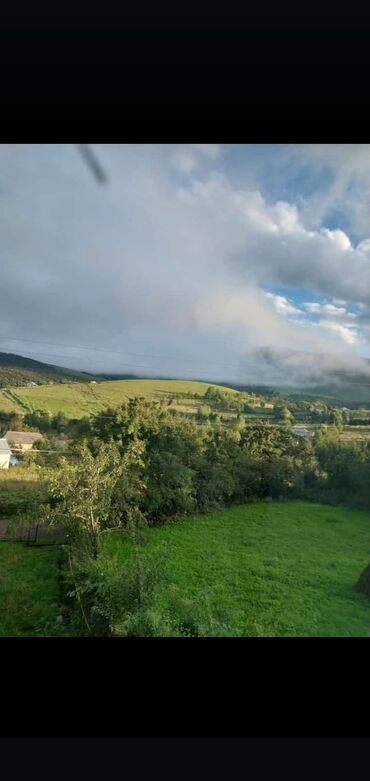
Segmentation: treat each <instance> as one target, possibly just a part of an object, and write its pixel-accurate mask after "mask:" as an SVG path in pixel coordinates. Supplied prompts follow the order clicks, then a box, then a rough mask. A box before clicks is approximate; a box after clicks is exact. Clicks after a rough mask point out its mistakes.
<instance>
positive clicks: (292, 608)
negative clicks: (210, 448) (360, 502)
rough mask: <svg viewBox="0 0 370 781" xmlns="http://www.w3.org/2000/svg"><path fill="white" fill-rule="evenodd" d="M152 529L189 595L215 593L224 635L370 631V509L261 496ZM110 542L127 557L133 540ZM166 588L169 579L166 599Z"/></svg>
mask: <svg viewBox="0 0 370 781" xmlns="http://www.w3.org/2000/svg"><path fill="white" fill-rule="evenodd" d="M148 537H149V542H148V546H147V548H148V551H149V552H150V553H153V554H155V555H156V554H159V555H160V556H162V557H163V559H164V560H165V561H166V564H167V568H168V577H169V581H170V583H172V584H174V585H175V586H176V588H177V589H178V591H179V593H180V594H181V595H182V597H184V598H188V599H190V600H193V601H195V603H196V604H199V605H201V604H202V603H204V602H205V600H207V602H208V605H209V606H210V607H211V609H212V610H214V611H216V612H217V611H218V612H219V613H220V614H221V620H222V622H223V623H224V628H223V629H222V630H220V631H219V632H218V633H219V634H225V635H228V636H229V635H233V636H255V635H259V636H352V637H355V636H359V637H365V636H368V634H369V627H370V604H369V602H368V600H367V599H366V598H365V597H362V596H361V595H359V594H357V593H356V592H355V591H354V589H353V586H354V584H355V583H356V581H357V579H358V577H359V575H360V573H361V571H362V570H363V568H364V567H365V565H366V564H368V562H369V560H370V525H369V517H368V514H367V513H365V512H360V511H356V510H350V509H344V508H338V507H332V506H324V505H318V504H309V503H305V502H283V503H280V502H279V503H277V502H276V503H264V502H259V503H256V504H246V505H243V506H239V507H234V508H231V509H228V510H224V511H220V512H214V513H209V514H207V515H203V516H202V515H199V516H194V517H191V518H188V519H186V520H184V521H182V522H180V523H176V524H170V525H166V526H163V527H160V528H152V529H150V530H149V533H148ZM106 544H107V549H108V550H109V551H110V552H111V553H112V555H114V556H116V557H118V558H122V561H123V562H124V561H126V560H127V557H128V556H129V555H130V546H129V545H128V543H127V542H125V541H124V540H123V539H122V538H121V537H120V536H119V535H117V534H112V535H110V537H109V538H108V539H107V542H106ZM144 547H145V546H144ZM167 595H168V584H167V585H166V586H165V587H164V588H163V590H162V592H161V594H160V602H161V604H162V605H163V606H165V605H166V604H167V599H168V596H167Z"/></svg>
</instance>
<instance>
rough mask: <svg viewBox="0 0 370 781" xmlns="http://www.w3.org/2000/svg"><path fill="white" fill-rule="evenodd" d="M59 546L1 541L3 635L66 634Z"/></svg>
mask: <svg viewBox="0 0 370 781" xmlns="http://www.w3.org/2000/svg"><path fill="white" fill-rule="evenodd" d="M58 556H59V551H58V550H57V549H56V548H52V547H51V548H32V547H27V546H26V545H24V544H22V543H17V542H0V593H1V599H0V637H40V636H41V637H51V636H63V635H66V634H67V632H66V630H65V628H64V626H59V625H58V624H57V623H56V616H57V613H58V608H59V607H60V606H61V603H60V596H59V588H58V579H57V575H58V567H57V562H58Z"/></svg>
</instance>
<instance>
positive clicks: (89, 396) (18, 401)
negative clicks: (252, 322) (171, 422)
mask: <svg viewBox="0 0 370 781" xmlns="http://www.w3.org/2000/svg"><path fill="white" fill-rule="evenodd" d="M210 385H212V383H206V382H196V381H188V380H116V381H115V380H111V381H106V382H80V383H78V382H73V383H72V382H71V383H66V382H65V383H64V384H60V383H59V384H55V385H41V386H39V387H36V388H19V387H18V388H9V389H3V390H0V410H3V411H4V412H13V411H14V412H19V413H24V412H29V411H31V410H47V411H49V412H51V413H56V412H59V411H61V412H64V413H65V414H66V415H67V416H68V417H71V418H81V417H83V416H84V415H91V414H93V413H95V412H100V411H101V410H104V409H106V408H107V407H117V406H118V405H119V404H122V402H123V401H124V400H125V399H127V398H132V397H134V396H147V397H151V398H157V399H169V398H171V397H172V398H176V399H177V400H178V401H183V402H184V404H185V406H186V402H187V403H188V404H189V401H190V402H191V403H194V402H193V398H194V395H195V394H199V396H204V394H205V393H206V391H207V388H209V387H210ZM212 387H221V388H222V386H212ZM223 390H228V391H229V392H230V389H229V388H223ZM231 392H232V391H231ZM234 393H237V391H234ZM188 394H191V397H193V398H192V399H191V400H189V397H188Z"/></svg>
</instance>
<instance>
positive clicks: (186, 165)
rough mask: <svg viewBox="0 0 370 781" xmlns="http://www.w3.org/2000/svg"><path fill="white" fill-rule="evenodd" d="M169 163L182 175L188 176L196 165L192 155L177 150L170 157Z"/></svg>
mask: <svg viewBox="0 0 370 781" xmlns="http://www.w3.org/2000/svg"><path fill="white" fill-rule="evenodd" d="M171 162H172V165H173V167H174V168H176V169H177V170H178V171H180V172H181V173H184V174H189V173H190V172H191V171H192V170H193V168H195V167H196V165H197V161H196V158H195V157H194V155H193V154H191V152H188V151H187V150H186V149H177V150H176V152H174V153H173V155H172V157H171Z"/></svg>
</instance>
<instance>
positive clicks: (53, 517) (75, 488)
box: [46, 444, 122, 558]
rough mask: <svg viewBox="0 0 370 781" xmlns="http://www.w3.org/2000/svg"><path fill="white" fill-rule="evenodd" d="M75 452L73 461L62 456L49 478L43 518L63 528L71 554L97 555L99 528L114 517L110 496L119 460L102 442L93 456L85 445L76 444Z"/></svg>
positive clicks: (118, 467)
mask: <svg viewBox="0 0 370 781" xmlns="http://www.w3.org/2000/svg"><path fill="white" fill-rule="evenodd" d="M76 456H77V459H76V461H74V462H73V463H71V462H68V461H67V460H66V459H65V458H62V459H61V464H60V467H59V469H58V470H57V471H55V472H54V473H52V474H51V476H50V478H49V485H48V488H49V494H50V499H51V501H50V504H49V506H48V507H47V508H46V518H47V520H48V522H49V524H50V525H57V526H60V527H61V528H62V529H63V530H64V532H65V534H66V539H67V543H68V545H69V546H70V549H71V551H72V552H73V554H74V555H78V556H81V555H87V556H90V557H92V558H97V556H98V553H99V550H100V538H101V533H102V530H103V529H104V528H105V527H106V526H108V525H114V522H115V520H116V519H115V517H114V516H113V517H112V500H113V496H114V490H115V487H116V484H117V481H118V477H119V475H120V474H121V470H122V466H121V460H120V457H119V452H118V449H117V448H116V447H114V446H113V445H111V444H110V445H105V444H102V445H101V446H100V448H99V450H98V452H97V454H96V455H95V456H94V455H93V454H92V453H91V451H90V450H89V448H88V447H87V446H86V445H84V446H80V447H79V448H77V449H76Z"/></svg>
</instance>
